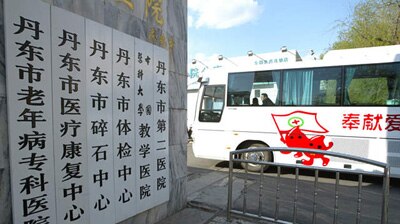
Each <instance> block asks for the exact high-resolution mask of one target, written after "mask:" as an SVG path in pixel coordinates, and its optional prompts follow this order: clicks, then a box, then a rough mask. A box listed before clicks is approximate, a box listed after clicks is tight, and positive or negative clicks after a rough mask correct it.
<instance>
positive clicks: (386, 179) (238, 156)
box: [227, 147, 390, 224]
mask: <svg viewBox="0 0 400 224" xmlns="http://www.w3.org/2000/svg"><path fill="white" fill-rule="evenodd" d="M265 151H267V152H272V151H277V152H281V151H285V152H288V151H290V152H302V153H314V154H321V155H326V156H330V157H331V158H332V159H333V158H339V159H346V160H350V161H354V162H357V163H361V164H368V165H372V166H375V167H377V168H378V169H379V168H380V169H381V170H382V172H372V171H371V172H369V171H362V170H349V169H334V168H329V167H315V166H304V165H302V164H283V163H274V162H266V161H254V160H246V159H242V158H244V156H242V155H243V154H244V153H254V152H265ZM234 163H245V165H246V167H247V165H248V164H249V163H251V164H259V165H262V167H263V168H264V166H269V167H276V177H275V179H274V181H276V183H274V184H276V185H275V186H276V187H275V202H274V206H275V211H273V212H272V214H273V215H270V216H266V215H263V214H262V213H263V207H262V205H263V201H262V200H263V199H262V198H263V194H264V192H265V190H264V189H263V188H264V184H263V179H264V178H266V176H265V174H264V171H263V170H264V169H261V170H260V172H259V173H255V174H258V175H259V186H258V188H259V189H258V209H257V211H254V209H253V211H252V210H250V209H247V208H246V207H247V204H248V200H249V199H248V197H249V196H248V192H247V191H248V190H249V186H248V185H249V181H248V173H247V169H245V174H244V176H245V177H244V187H243V201H242V210H241V211H239V210H235V209H233V201H232V190H233V189H232V188H233V186H232V184H233V175H234V174H233V164H234ZM283 168H292V169H294V172H295V174H294V175H295V176H294V190H293V191H294V192H293V194H294V195H293V199H292V201H293V202H292V205H291V208H292V210H293V212H292V215H291V220H282V219H281V218H280V212H281V211H282V209H281V211H280V207H282V205H281V203H282V201H281V200H282V197H283V196H286V195H281V194H282V192H281V191H282V187H283V185H282V183H281V182H282V181H281V179H282V177H281V175H282V169H283ZM303 169H304V170H310V171H311V172H314V177H313V184H312V186H313V190H312V191H313V193H312V201H313V202H312V206H311V207H310V210H312V215H311V218H310V219H311V220H309V221H306V222H307V223H313V224H315V223H317V216H318V215H320V216H322V215H324V214H321V213H318V196H319V195H318V186H319V184H321V183H320V181H319V180H320V171H327V172H333V173H334V174H335V184H334V199H333V203H332V208H331V209H332V210H333V215H332V216H333V217H332V219H333V220H332V221H329V223H334V224H336V223H338V220H339V202H340V197H339V186H340V180H341V179H340V175H341V174H356V175H357V176H358V183H357V185H356V187H357V190H356V191H357V197H356V208H355V211H351V212H354V214H355V216H356V217H355V218H356V220H355V222H356V223H361V214H362V204H363V198H362V193H363V177H364V175H367V176H370V175H372V176H377V177H379V178H382V186H383V187H382V197H381V200H382V201H381V202H382V204H381V208H380V223H382V224H386V223H388V204H389V203H388V199H389V198H388V197H389V185H390V173H389V172H390V169H389V166H388V165H387V164H386V163H381V162H378V161H374V160H370V159H365V158H362V157H357V156H352V155H347V154H343V153H336V152H330V151H324V150H314V149H313V150H310V149H299V148H269V147H262V148H261V147H260V148H252V149H242V150H237V151H232V152H230V159H229V182H228V205H227V219H228V221H230V220H231V215H232V214H237V215H241V216H245V217H249V218H258V219H260V220H266V221H271V222H274V223H285V224H286V223H297V222H298V209H299V200H298V196H299V172H300V170H303ZM253 174H254V173H253ZM308 190H309V189H308ZM269 193H270V194H271V192H269ZM253 199H254V197H253ZM250 200H251V199H250ZM286 201H287V200H286ZM364 201H365V199H364ZM342 203H343V202H342ZM344 203H347V202H346V201H345V202H344ZM303 205H304V203H303ZM285 206H287V205H285ZM346 212H349V211H346ZM286 219H287V215H286ZM318 223H319V222H318Z"/></svg>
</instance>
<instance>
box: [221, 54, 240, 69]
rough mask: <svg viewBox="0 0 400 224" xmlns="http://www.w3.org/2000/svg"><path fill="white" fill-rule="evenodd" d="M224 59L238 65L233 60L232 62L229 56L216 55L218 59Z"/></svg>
mask: <svg viewBox="0 0 400 224" xmlns="http://www.w3.org/2000/svg"><path fill="white" fill-rule="evenodd" d="M224 59H226V60H227V61H229V62H230V63H232V64H234V65H235V66H238V65H237V64H236V63H235V62H233V61H232V60H230V59H229V58H227V57H225V56H223V55H222V54H220V55H218V61H222V60H224Z"/></svg>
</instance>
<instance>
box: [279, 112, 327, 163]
mask: <svg viewBox="0 0 400 224" xmlns="http://www.w3.org/2000/svg"><path fill="white" fill-rule="evenodd" d="M272 118H273V119H274V122H275V124H276V127H277V128H278V131H279V134H280V136H281V141H282V142H283V143H285V144H286V146H288V147H293V148H308V149H319V150H329V149H330V148H332V146H333V142H329V143H328V145H326V144H325V143H324V139H325V136H323V135H314V136H313V137H311V138H309V137H307V135H306V134H305V133H313V134H319V133H328V130H326V129H325V128H324V127H322V126H321V125H320V124H319V122H318V120H317V114H316V113H310V112H304V111H295V112H292V113H290V114H272ZM282 153H283V154H289V153H290V152H289V151H282ZM304 154H305V156H307V157H308V160H307V159H302V160H301V161H302V164H304V165H307V166H311V165H313V164H314V159H322V165H323V166H326V165H328V163H329V158H327V157H325V156H324V155H321V154H315V153H304ZM302 156H303V153H302V152H297V153H296V154H295V155H294V157H295V158H300V157H302Z"/></svg>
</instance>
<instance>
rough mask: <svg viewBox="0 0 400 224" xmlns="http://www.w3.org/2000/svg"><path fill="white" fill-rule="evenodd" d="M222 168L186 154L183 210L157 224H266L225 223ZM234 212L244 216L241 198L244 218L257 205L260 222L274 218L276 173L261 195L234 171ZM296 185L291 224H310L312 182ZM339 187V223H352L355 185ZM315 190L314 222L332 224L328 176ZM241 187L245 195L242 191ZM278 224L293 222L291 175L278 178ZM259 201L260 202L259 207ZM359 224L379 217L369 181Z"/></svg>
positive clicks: (394, 202)
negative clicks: (315, 214)
mask: <svg viewBox="0 0 400 224" xmlns="http://www.w3.org/2000/svg"><path fill="white" fill-rule="evenodd" d="M226 165H227V163H226V162H220V161H213V160H202V159H196V158H194V157H193V154H192V153H191V151H190V147H189V149H188V166H189V167H188V182H187V195H188V200H187V201H188V204H187V208H185V209H183V210H182V211H180V212H178V213H177V214H175V215H173V216H171V217H168V218H167V219H165V220H163V221H161V222H159V224H181V223H182V224H228V223H234V224H252V223H271V222H267V221H260V220H259V219H248V218H243V217H242V216H233V218H232V221H231V222H228V221H227V220H226V206H227V192H228V189H227V188H228V168H227V167H226ZM234 171H235V176H234V182H233V202H234V203H233V208H234V209H236V210H239V211H242V210H243V201H244V196H245V193H244V192H246V212H251V213H253V214H258V208H259V206H260V204H261V208H262V213H261V215H262V216H268V217H274V215H275V209H276V182H277V178H276V173H275V172H274V170H270V172H267V173H266V174H265V175H264V176H263V178H262V183H263V184H262V188H261V190H262V191H261V192H262V193H261V194H260V184H259V183H260V182H259V181H260V178H259V176H257V175H253V174H250V175H248V176H247V178H246V176H245V174H244V171H243V170H242V169H240V168H238V167H236V168H235V169H234ZM303 174H304V175H301V178H300V181H299V188H298V192H299V193H298V196H297V197H298V198H297V200H296V211H297V217H296V221H297V222H298V223H311V217H312V210H313V196H314V178H313V177H312V176H310V175H308V174H307V173H303ZM345 178H346V179H347V180H341V181H340V185H339V188H338V189H339V192H340V193H339V203H338V223H346V224H347V223H356V214H357V196H358V186H357V184H358V183H357V181H355V180H352V178H351V177H345ZM319 181H320V182H319V184H318V186H317V193H318V194H317V197H318V204H317V205H316V209H317V222H316V223H318V224H320V223H333V216H334V205H335V200H334V199H335V191H334V189H335V185H334V182H335V181H334V179H332V177H331V176H328V175H327V176H325V175H321V177H320V178H319ZM245 186H246V189H245ZM280 186H281V187H280V191H279V195H280V203H279V206H278V207H279V217H278V218H279V219H280V220H287V221H292V220H293V211H294V203H293V202H294V192H295V189H294V186H295V182H294V175H293V174H292V173H291V171H290V170H289V171H286V172H283V175H282V178H281V179H280ZM399 186H400V184H399V181H398V180H397V181H396V182H394V183H393V186H391V189H390V201H389V223H390V224H397V223H400V221H399V220H400V212H398V211H400V187H399ZM260 195H261V198H262V200H261V201H259V197H260ZM362 198H363V199H362V202H363V206H362V207H360V210H361V223H380V221H379V217H380V212H381V209H380V208H381V201H382V195H381V185H380V183H379V181H377V180H374V179H368V180H367V182H366V183H364V184H363V185H362Z"/></svg>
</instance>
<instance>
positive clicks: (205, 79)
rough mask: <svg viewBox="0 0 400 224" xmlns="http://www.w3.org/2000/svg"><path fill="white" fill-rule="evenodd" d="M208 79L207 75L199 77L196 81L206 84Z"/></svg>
mask: <svg viewBox="0 0 400 224" xmlns="http://www.w3.org/2000/svg"><path fill="white" fill-rule="evenodd" d="M209 81H210V79H209V78H208V77H206V78H204V79H203V77H200V78H198V79H197V82H199V83H201V84H207V83H208V82H209Z"/></svg>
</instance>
